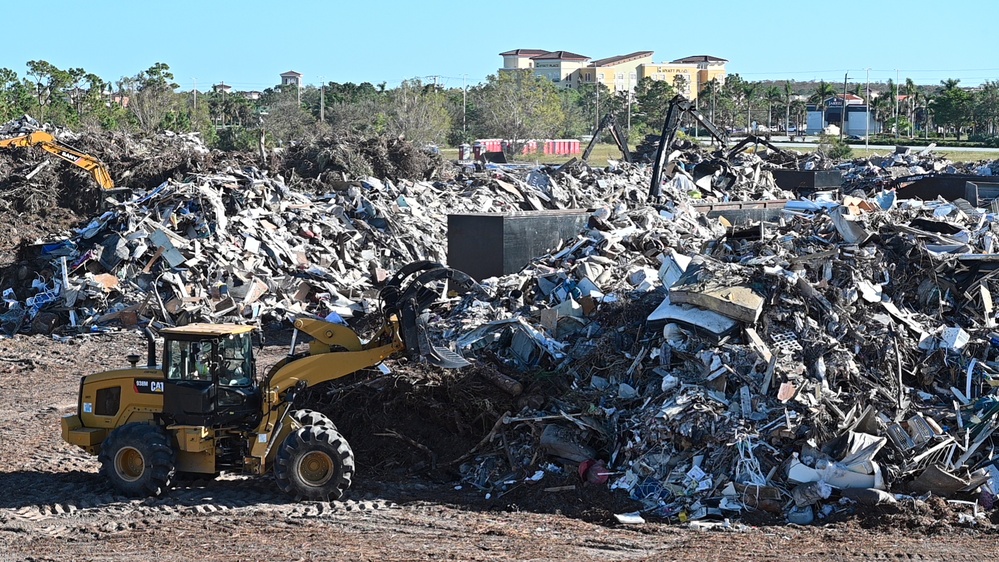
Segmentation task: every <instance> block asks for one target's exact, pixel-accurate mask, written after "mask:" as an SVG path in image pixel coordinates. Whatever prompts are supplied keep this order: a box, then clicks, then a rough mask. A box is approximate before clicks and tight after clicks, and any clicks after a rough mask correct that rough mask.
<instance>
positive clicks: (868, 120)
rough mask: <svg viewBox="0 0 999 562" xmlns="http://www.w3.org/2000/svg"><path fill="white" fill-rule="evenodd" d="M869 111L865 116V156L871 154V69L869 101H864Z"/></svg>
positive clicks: (868, 90)
mask: <svg viewBox="0 0 999 562" xmlns="http://www.w3.org/2000/svg"><path fill="white" fill-rule="evenodd" d="M864 102H865V103H864V106H865V107H866V109H867V111H866V112H865V115H864V156H870V154H871V69H870V68H868V69H867V99H866V100H864Z"/></svg>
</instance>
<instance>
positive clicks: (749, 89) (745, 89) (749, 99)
mask: <svg viewBox="0 0 999 562" xmlns="http://www.w3.org/2000/svg"><path fill="white" fill-rule="evenodd" d="M756 86H757V85H756V84H755V83H752V82H746V83H745V84H743V85H742V95H743V99H744V100H745V102H746V132H747V133H748V132H749V131H750V130H751V129H752V128H753V98H754V97H755V96H756Z"/></svg>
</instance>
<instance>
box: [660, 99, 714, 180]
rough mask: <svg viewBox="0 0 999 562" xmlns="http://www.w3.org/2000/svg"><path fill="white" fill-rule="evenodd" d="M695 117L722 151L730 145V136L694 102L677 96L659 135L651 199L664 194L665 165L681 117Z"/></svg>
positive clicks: (670, 103) (672, 102) (670, 104)
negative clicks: (697, 107)
mask: <svg viewBox="0 0 999 562" xmlns="http://www.w3.org/2000/svg"><path fill="white" fill-rule="evenodd" d="M685 113H686V114H688V115H690V116H691V117H693V118H694V119H695V120H696V121H697V122H698V123H700V124H701V126H702V127H704V128H705V129H707V130H708V132H709V133H711V136H712V137H714V138H715V139H716V140H717V141H718V142H719V144H721V147H722V149H724V148H725V145H726V144H728V135H727V134H726V133H725V131H723V130H721V129H719V128H718V127H717V126H716V125H715V124H714V123H712V122H711V121H710V120H709V119H708V118H707V117H705V116H704V114H702V113H701V112H700V111H698V110H697V109H696V108H695V107H694V102H692V101H690V100H688V99H687V98H685V97H683V96H682V95H680V94H677V95H676V96H674V97H673V99H671V100H670V102H669V108H668V109H667V110H666V119H665V120H664V121H663V132H662V134H660V135H659V148H657V149H656V159H655V162H653V164H652V184H651V186H650V187H649V199H656V198H658V197H659V196H660V195H661V194H662V176H663V165H665V164H666V156H668V155H669V151H670V147H671V146H673V141H675V140H676V131H677V129H678V128H679V126H680V117H682V116H683V114H685Z"/></svg>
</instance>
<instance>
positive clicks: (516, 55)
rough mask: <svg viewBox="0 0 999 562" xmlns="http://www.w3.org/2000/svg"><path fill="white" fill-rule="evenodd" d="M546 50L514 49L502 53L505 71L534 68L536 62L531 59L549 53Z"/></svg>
mask: <svg viewBox="0 0 999 562" xmlns="http://www.w3.org/2000/svg"><path fill="white" fill-rule="evenodd" d="M549 52H550V51H546V50H544V49H514V50H512V51H507V52H505V53H500V56H501V57H503V68H501V69H500V71H503V70H527V69H533V68H534V61H533V60H531V57H536V56H538V55H543V54H546V53H549Z"/></svg>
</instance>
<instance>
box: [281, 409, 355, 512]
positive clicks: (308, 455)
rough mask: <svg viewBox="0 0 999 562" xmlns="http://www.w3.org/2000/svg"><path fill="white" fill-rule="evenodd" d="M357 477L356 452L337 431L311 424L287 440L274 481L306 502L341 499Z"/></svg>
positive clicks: (282, 448) (282, 446)
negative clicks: (355, 468) (355, 471)
mask: <svg viewBox="0 0 999 562" xmlns="http://www.w3.org/2000/svg"><path fill="white" fill-rule="evenodd" d="M353 477H354V453H353V451H351V450H350V445H348V444H347V440H346V439H344V438H343V436H342V435H340V434H339V433H338V432H337V431H336V430H335V429H331V428H329V427H326V426H317V425H310V426H306V427H303V428H301V429H299V430H298V431H295V432H294V433H292V434H291V435H289V436H288V438H287V439H285V440H284V443H282V444H281V448H280V449H278V453H277V458H276V459H275V462H274V479H275V480H276V481H277V485H278V487H279V488H281V490H283V491H284V492H286V493H288V494H291V495H293V496H295V498H296V499H300V500H302V499H304V500H324V501H330V500H338V499H340V498H341V497H343V494H344V492H346V491H347V488H349V487H350V484H351V480H352V479H353Z"/></svg>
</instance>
